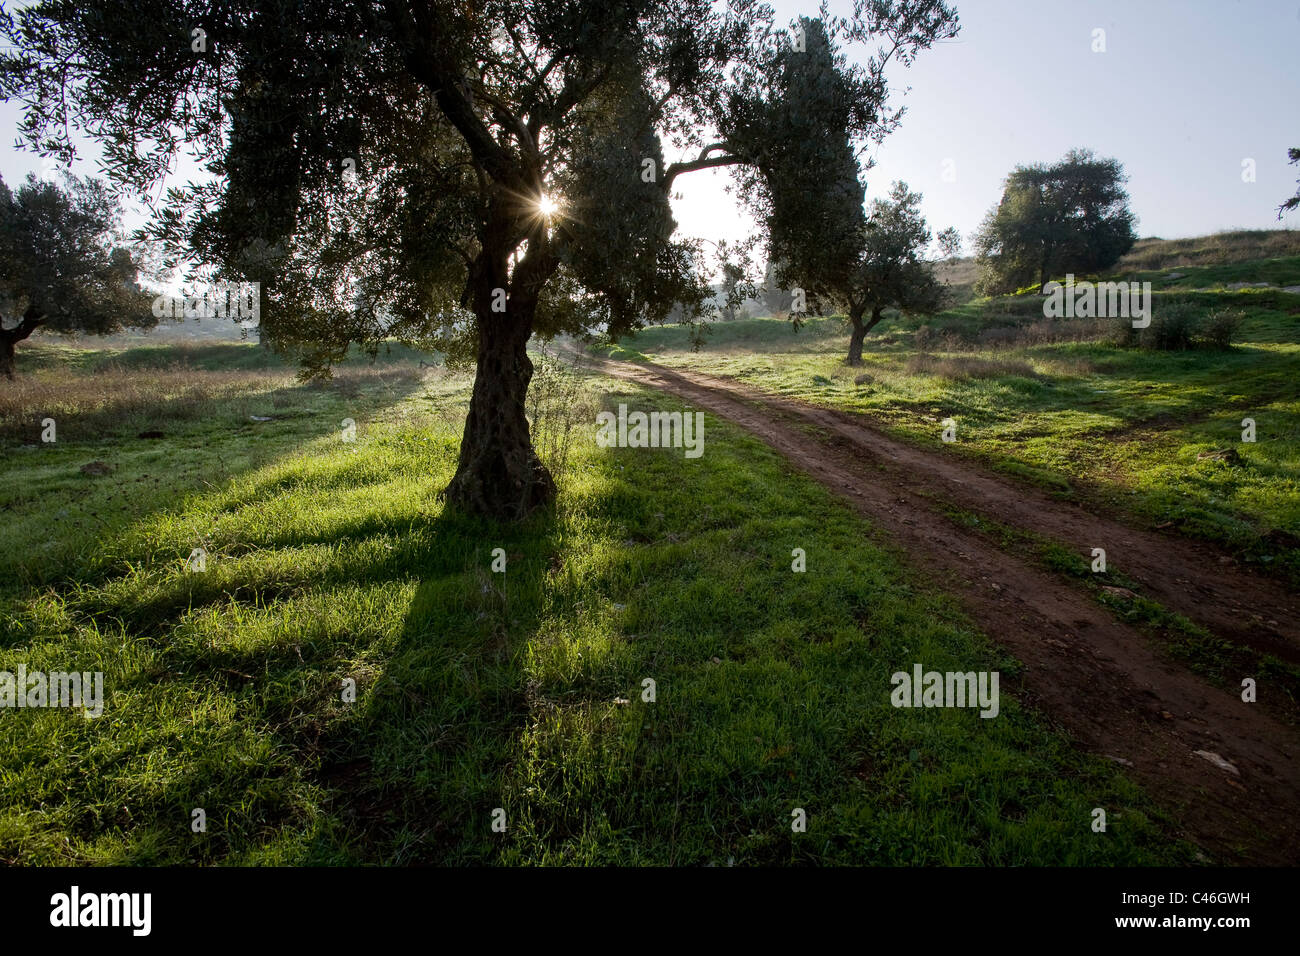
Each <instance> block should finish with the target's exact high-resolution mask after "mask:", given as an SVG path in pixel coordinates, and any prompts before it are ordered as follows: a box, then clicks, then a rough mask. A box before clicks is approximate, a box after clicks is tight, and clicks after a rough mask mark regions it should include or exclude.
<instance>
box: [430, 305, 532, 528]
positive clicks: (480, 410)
mask: <svg viewBox="0 0 1300 956" xmlns="http://www.w3.org/2000/svg"><path fill="white" fill-rule="evenodd" d="M505 318H506V316H505V315H502V314H496V315H493V316H491V317H490V318H487V319H485V318H483V317H480V318H479V323H478V336H479V344H478V371H477V373H476V374H475V376H474V392H473V395H472V396H471V397H470V402H469V415H468V416H467V417H466V419H465V433H464V435H463V437H462V438H461V442H460V461H459V464H458V465H457V467H456V475H455V477H453V478H452V480H451V484H449V485H448V486H447V490H446V491H445V492H444V493H443V494H444V495H445V497H446V499H447V501H448V502H450V503H452V504H454V505H456V506H457V507H460V508H463V509H465V510H467V511H470V512H473V513H475V514H480V515H484V516H486V517H490V518H495V519H498V520H503V521H517V520H519V519H520V518H523V517H524V516H526V515H527V514H529V513H530V512H532V511H533V510H535V509H537V508H539V507H542V506H544V505H547V504H550V503H551V502H552V501H554V500H555V481H554V480H553V479H552V478H551V473H550V472H549V471H547V470H546V466H545V465H543V464H542V462H541V459H540V458H538V457H537V453H536V452H535V451H534V450H533V444H532V438H531V436H530V435H529V433H528V418H527V416H526V415H525V414H524V399H525V398H526V396H527V394H528V383H529V382H530V381H532V377H533V363H532V361H531V360H530V359H529V358H528V351H527V345H528V338H529V336H530V335H531V334H532V321H531V319H532V316H531V315H529V316H528V317H527V321H522V320H523V319H524V317H523V316H510V319H509V320H508V321H502V320H504V319H505Z"/></svg>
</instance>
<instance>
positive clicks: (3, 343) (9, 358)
mask: <svg viewBox="0 0 1300 956" xmlns="http://www.w3.org/2000/svg"><path fill="white" fill-rule="evenodd" d="M17 341H18V340H17V339H15V338H14V337H13V336H12V335H10V333H9V330H8V329H5V330H0V375H3V376H4V377H5V378H9V379H12V378H13V377H14V343H15V342H17Z"/></svg>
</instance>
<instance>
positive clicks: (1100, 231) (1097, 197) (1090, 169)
mask: <svg viewBox="0 0 1300 956" xmlns="http://www.w3.org/2000/svg"><path fill="white" fill-rule="evenodd" d="M1125 181H1126V177H1125V176H1124V171H1123V167H1122V166H1120V164H1119V162H1118V161H1117V160H1114V159H1097V158H1096V157H1095V156H1094V155H1093V153H1092V152H1091V151H1090V150H1082V149H1076V150H1071V151H1070V152H1069V153H1067V154H1066V156H1065V158H1064V159H1063V160H1061V162H1059V163H1055V164H1053V165H1050V166H1048V165H1042V164H1038V165H1033V166H1017V167H1016V168H1015V169H1014V170H1012V172H1011V175H1009V176H1008V177H1007V179H1006V182H1005V184H1004V186H1003V191H1002V200H1001V201H1000V202H999V203H998V205H997V206H995V207H994V208H993V209H991V210H989V213H988V215H986V216H985V218H984V221H983V223H982V224H981V226H980V229H979V231H978V232H977V233H976V235H975V251H976V256H977V258H978V259H979V262H980V264H981V266H982V270H983V271H982V275H981V278H980V281H979V289H980V291H981V292H983V293H984V294H987V295H993V294H998V293H1001V292H1012V291H1015V290H1016V289H1018V288H1022V287H1024V286H1028V285H1031V284H1033V283H1034V281H1035V280H1037V282H1038V284H1039V285H1041V284H1043V283H1044V282H1046V281H1047V280H1048V279H1049V278H1050V277H1051V276H1053V275H1059V274H1061V273H1064V272H1079V273H1094V272H1099V271H1101V270H1102V269H1106V268H1108V267H1110V266H1112V265H1114V264H1115V263H1116V262H1118V261H1119V258H1120V257H1121V256H1122V255H1124V253H1126V252H1128V251H1129V249H1131V248H1132V247H1133V243H1134V242H1136V241H1137V235H1136V234H1135V233H1134V231H1133V226H1134V222H1135V220H1134V217H1133V213H1132V212H1131V211H1130V210H1129V205H1128V202H1129V197H1128V193H1127V192H1125V191H1124V188H1123V183H1124V182H1125Z"/></svg>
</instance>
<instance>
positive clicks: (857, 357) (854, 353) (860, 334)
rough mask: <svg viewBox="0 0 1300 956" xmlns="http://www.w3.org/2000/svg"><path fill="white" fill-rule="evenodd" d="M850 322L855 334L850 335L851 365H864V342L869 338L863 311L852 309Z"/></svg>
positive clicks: (850, 310)
mask: <svg viewBox="0 0 1300 956" xmlns="http://www.w3.org/2000/svg"><path fill="white" fill-rule="evenodd" d="M849 321H850V322H851V323H852V324H853V332H852V333H851V334H850V335H849V364H850V365H861V364H862V340H863V339H865V338H866V337H867V328H866V326H864V325H863V324H862V309H861V308H856V309H854V308H850V309H849Z"/></svg>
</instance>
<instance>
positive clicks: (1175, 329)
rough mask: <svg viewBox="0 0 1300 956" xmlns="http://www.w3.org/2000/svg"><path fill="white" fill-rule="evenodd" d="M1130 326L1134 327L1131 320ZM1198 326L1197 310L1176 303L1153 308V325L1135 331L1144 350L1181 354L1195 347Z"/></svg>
mask: <svg viewBox="0 0 1300 956" xmlns="http://www.w3.org/2000/svg"><path fill="white" fill-rule="evenodd" d="M1129 324H1130V326H1131V325H1132V322H1131V320H1130V323H1129ZM1198 325H1199V322H1198V320H1197V315H1196V312H1195V310H1194V309H1193V308H1192V307H1191V306H1189V305H1184V304H1183V303H1180V302H1175V303H1167V304H1165V305H1164V306H1163V307H1157V308H1152V310H1151V323H1150V324H1149V325H1148V326H1147V327H1146V328H1145V329H1135V330H1134V331H1135V332H1137V341H1138V345H1140V346H1141V347H1142V348H1144V349H1156V350H1158V351H1161V352H1181V351H1184V350H1185V349H1190V348H1192V347H1193V345H1194V339H1195V337H1196V332H1197V327H1198Z"/></svg>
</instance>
